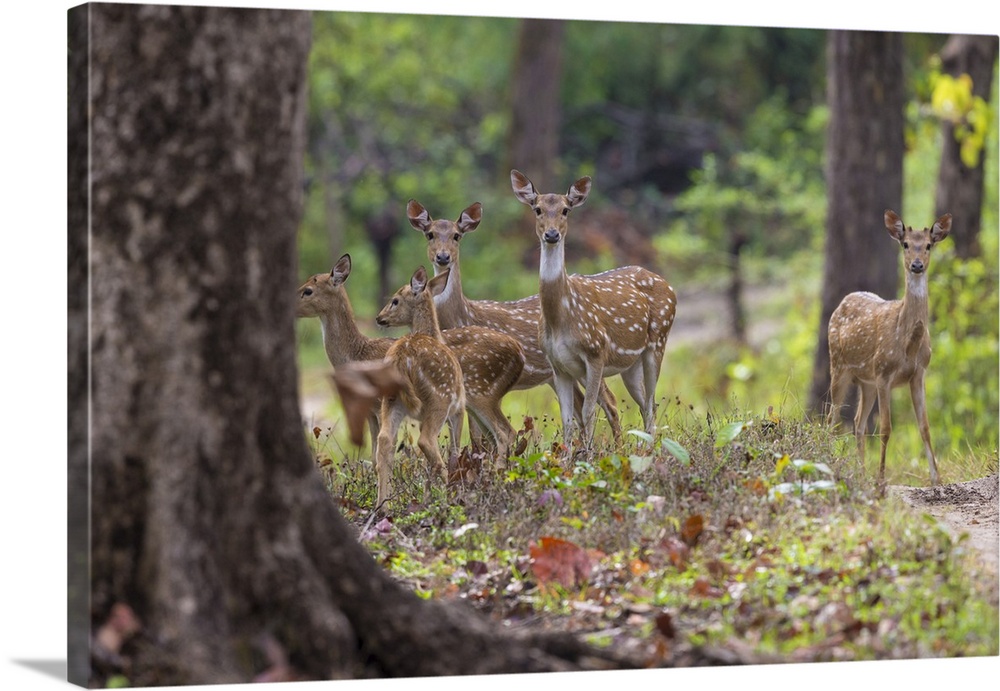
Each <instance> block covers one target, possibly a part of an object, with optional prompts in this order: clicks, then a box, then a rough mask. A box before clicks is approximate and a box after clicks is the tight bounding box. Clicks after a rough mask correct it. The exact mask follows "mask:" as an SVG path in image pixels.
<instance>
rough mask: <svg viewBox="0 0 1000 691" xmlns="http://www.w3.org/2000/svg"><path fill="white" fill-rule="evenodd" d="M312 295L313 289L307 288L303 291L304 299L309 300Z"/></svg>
mask: <svg viewBox="0 0 1000 691" xmlns="http://www.w3.org/2000/svg"><path fill="white" fill-rule="evenodd" d="M312 294H313V289H312V288H306V289H305V290H303V291H302V297H304V298H307V297H309V296H310V295H312Z"/></svg>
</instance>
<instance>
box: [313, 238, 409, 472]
mask: <svg viewBox="0 0 1000 691" xmlns="http://www.w3.org/2000/svg"><path fill="white" fill-rule="evenodd" d="M350 275H351V255H349V254H345V255H343V256H342V257H341V258H340V259H338V260H337V263H336V264H334V266H333V269H332V270H331V271H330V273H328V274H315V275H314V276H312V277H310V278H309V280H307V281H306V282H305V283H304V284H302V286H301V287H300V288H299V301H298V304H297V306H296V316H298V317H319V323H320V326H321V327H322V330H323V347H324V348H325V349H326V357H327V359H328V360H329V361H330V364H331V365H333V367H334V369H337V368H339V367H341V366H342V365H345V364H347V363H349V362H357V361H364V360H381V359H383V358H384V357H385V354H386V352H387V351H388V350H389V346H390V345H392V342H393V340H394V339H391V338H368V337H367V336H365V335H364V334H363V333H361V331H360V329H358V325H357V323H356V322H355V321H354V310H353V309H352V308H351V301H350V299H348V297H347V291H346V290H345V288H344V282H345V281H346V280H347V277H348V276H350ZM378 428H379V421H378V411H377V410H372V411H371V413H370V414H369V416H368V430H369V432H370V433H371V440H372V441H371V443H372V458H373V459H374V458H377V457H378Z"/></svg>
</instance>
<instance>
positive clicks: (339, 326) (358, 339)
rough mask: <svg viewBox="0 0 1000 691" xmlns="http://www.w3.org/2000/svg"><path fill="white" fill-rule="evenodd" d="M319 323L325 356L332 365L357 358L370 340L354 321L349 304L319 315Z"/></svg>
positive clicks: (335, 365)
mask: <svg viewBox="0 0 1000 691" xmlns="http://www.w3.org/2000/svg"><path fill="white" fill-rule="evenodd" d="M319 323H320V327H321V328H322V330H323V347H324V348H325V349H326V356H327V358H328V359H329V360H330V364H331V365H333V366H334V367H337V366H338V365H343V364H344V363H345V362H351V361H353V360H357V359H358V358H359V357H360V355H361V353H362V351H363V350H364V348H365V346H366V345H367V344H368V341H369V340H370V339H369V338H368V337H367V336H365V335H364V334H363V333H361V330H360V329H359V328H358V324H357V322H355V321H354V311H353V310H352V309H351V305H350V304H345V305H344V309H341V310H334V311H331V312H326V313H324V314H322V315H320V318H319Z"/></svg>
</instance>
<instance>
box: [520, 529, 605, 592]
mask: <svg viewBox="0 0 1000 691" xmlns="http://www.w3.org/2000/svg"><path fill="white" fill-rule="evenodd" d="M529 553H530V554H531V571H532V573H534V574H535V578H537V579H538V582H539V583H542V584H544V583H549V582H552V581H554V582H556V583H559V584H560V585H563V586H565V587H567V588H571V587H575V586H579V585H583V584H584V583H586V582H587V580H588V579H589V578H590V572H591V568H592V565H591V561H590V557H589V556H588V555H587V552H586V551H585V550H584V549H583V548H581V547H579V546H577V545H574V544H573V543H572V542H568V541H566V540H560V539H559V538H555V537H542V538H539V539H538V543H537V544H536V543H535V542H532V543H531V544H530V546H529Z"/></svg>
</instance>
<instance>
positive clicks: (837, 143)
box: [809, 31, 905, 417]
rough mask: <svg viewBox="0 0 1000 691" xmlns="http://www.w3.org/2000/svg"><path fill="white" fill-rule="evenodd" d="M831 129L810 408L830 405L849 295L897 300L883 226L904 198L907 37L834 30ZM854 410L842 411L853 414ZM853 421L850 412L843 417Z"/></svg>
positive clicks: (892, 255)
mask: <svg viewBox="0 0 1000 691" xmlns="http://www.w3.org/2000/svg"><path fill="white" fill-rule="evenodd" d="M827 98H828V102H829V104H830V124H829V129H828V133H827V145H826V166H827V169H826V178H827V189H828V193H827V198H828V199H829V206H828V209H827V218H826V249H825V253H824V255H825V265H824V269H823V289H822V308H821V315H820V323H819V338H818V339H817V341H818V343H817V347H816V356H815V359H814V366H813V376H812V386H811V389H810V395H809V407H810V409H811V410H812V411H813V412H814V413H822V412H824V410H825V408H826V405H827V404H828V403H829V400H830V353H829V339H828V335H827V326H828V324H829V321H830V315H831V314H832V313H833V310H834V309H836V307H837V305H838V304H839V303H840V301H841V300H842V299H843V297H844V296H845V295H847V294H848V293H851V292H853V291H856V290H867V291H871V292H874V293H877V294H879V295H881V296H882V297H884V298H886V299H892V298H894V297H895V296H896V292H897V290H898V282H899V255H898V248H897V246H896V245H895V243H893V242H891V241H889V239H888V238H887V237H886V235H885V230H884V229H883V225H882V216H883V213H884V212H885V210H886V209H895V210H897V211H898V210H899V208H900V204H901V200H902V196H903V146H904V142H903V125H904V121H903V116H904V105H905V91H904V84H903V38H902V34H898V33H882V32H869V31H831V32H830V33H829V38H828V43H827ZM849 407H850V406H845V408H849ZM845 415H846V416H848V417H849V416H851V415H853V413H852V412H851V411H849V410H848V411H845Z"/></svg>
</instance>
